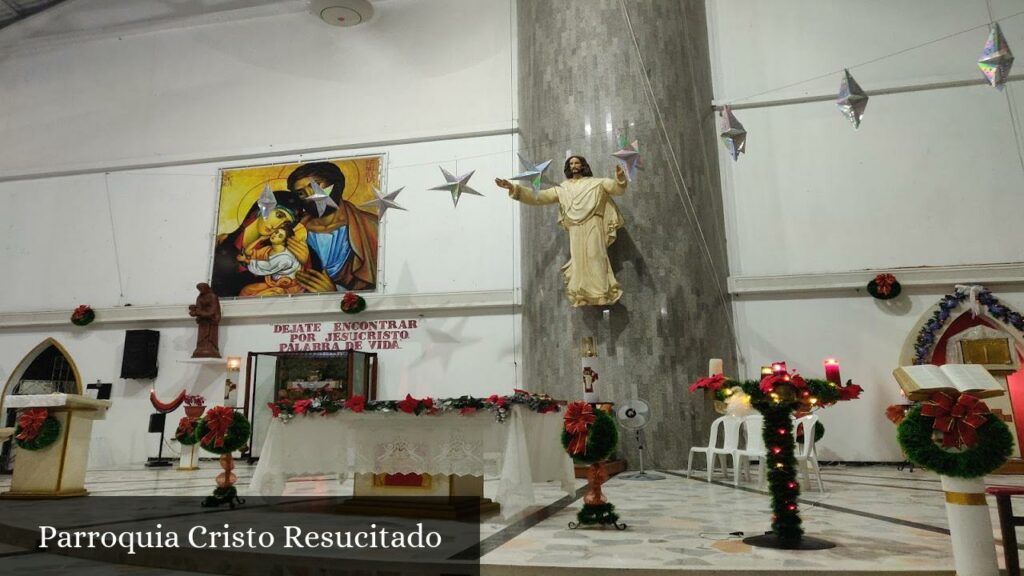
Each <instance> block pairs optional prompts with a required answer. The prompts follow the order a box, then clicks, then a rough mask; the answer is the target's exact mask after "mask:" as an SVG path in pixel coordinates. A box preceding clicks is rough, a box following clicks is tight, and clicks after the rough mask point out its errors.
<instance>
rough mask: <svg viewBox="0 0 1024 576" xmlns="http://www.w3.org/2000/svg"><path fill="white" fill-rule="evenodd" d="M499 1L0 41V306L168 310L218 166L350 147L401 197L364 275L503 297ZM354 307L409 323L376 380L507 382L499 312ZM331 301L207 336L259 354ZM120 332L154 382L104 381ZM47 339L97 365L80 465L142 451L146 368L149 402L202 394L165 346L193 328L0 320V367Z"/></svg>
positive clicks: (180, 290) (509, 140)
mask: <svg viewBox="0 0 1024 576" xmlns="http://www.w3.org/2000/svg"><path fill="white" fill-rule="evenodd" d="M74 4H77V5H78V6H79V7H80V9H82V10H86V11H88V10H93V9H99V8H100V6H99V5H98V4H96V3H92V2H82V3H69V5H68V6H67V7H66V8H65V9H63V10H64V11H63V12H62V14H63V17H65V18H71V16H72V14H70V13H69V12H68V11H69V10H71V9H72V8H71V7H72V5H74ZM107 7H108V8H109V6H107ZM511 10H512V6H511V0H489V1H487V2H478V1H475V0H442V1H440V2H431V3H430V6H429V7H427V6H425V3H422V2H416V1H412V0H394V1H389V2H387V3H383V4H379V5H378V12H377V17H376V18H375V20H374V21H373V22H371V23H370V24H367V25H364V26H361V27H359V28H355V29H352V30H345V31H341V30H338V29H336V28H332V27H329V26H326V25H324V24H323V23H321V22H319V21H318V20H316V19H315V18H313V17H312V16H309V15H308V14H305V13H286V14H282V15H274V16H264V17H259V18H248V19H239V20H233V21H227V22H222V23H217V24H210V25H203V26H190V27H186V28H171V29H161V30H155V31H149V32H146V31H143V32H139V33H133V34H128V35H124V36H122V37H117V36H113V37H104V36H103V35H102V34H100V35H98V36H97V37H96V38H94V39H86V40H80V41H73V42H67V41H62V42H54V43H53V44H52V45H46V44H43V45H40V46H38V47H37V48H34V49H33V50H31V51H20V52H14V53H12V54H9V55H8V56H7V57H5V58H2V59H0V102H4V106H3V107H2V109H0V138H2V139H3V141H5V142H8V143H17V145H14V146H5V150H4V154H3V155H0V197H2V198H3V199H4V201H5V202H6V204H7V206H8V209H7V210H4V211H0V234H2V237H3V242H2V243H0V258H3V260H4V261H5V262H6V263H7V267H8V270H9V271H10V277H11V278H19V279H22V281H18V282H10V283H9V284H8V285H7V287H6V288H5V289H4V290H3V293H4V298H2V299H0V316H2V315H3V314H4V313H17V312H25V311H44V310H67V311H68V313H69V314H70V311H71V310H72V309H73V308H74V307H75V306H77V305H78V304H82V303H88V304H90V305H92V306H93V307H96V308H102V307H117V306H124V305H127V304H131V305H132V306H156V305H167V306H174V305H180V306H181V308H182V310H185V309H186V307H187V305H188V304H190V303H192V302H193V301H194V299H195V294H196V293H195V288H194V286H195V283H196V282H197V281H200V280H203V279H207V278H208V275H209V267H210V258H211V253H212V247H213V241H212V234H213V228H214V221H215V211H216V202H217V194H218V180H217V174H218V170H219V169H222V168H227V167H235V166H244V165H248V164H263V163H268V162H277V161H281V162H291V161H309V160H313V159H317V158H330V157H339V156H351V155H358V154H370V153H383V154H386V162H387V170H386V172H385V175H386V178H387V187H388V188H389V189H392V190H393V189H395V188H398V187H402V186H404V187H405V191H404V192H403V193H402V195H401V196H399V198H398V202H399V203H400V204H401V205H402V206H403V207H405V208H406V209H407V210H408V211H406V212H403V211H399V210H391V211H389V212H388V213H387V216H386V218H385V220H384V222H383V223H382V228H381V248H380V250H381V264H380V266H381V270H380V276H379V288H378V293H382V294H402V295H405V294H409V295H411V296H412V297H414V296H415V295H416V294H423V293H449V294H451V295H452V299H453V300H454V301H456V302H457V301H458V299H459V294H460V293H464V292H478V291H494V290H503V291H509V292H510V293H513V294H518V286H519V277H518V257H517V252H518V251H517V246H518V227H519V226H518V209H517V207H516V205H515V203H513V202H511V201H510V200H508V198H507V197H506V196H505V194H504V193H503V191H500V190H499V189H497V188H496V187H495V186H494V185H493V179H494V178H495V177H497V176H508V175H509V174H510V173H511V171H513V170H514V169H515V164H514V162H515V158H514V155H513V150H514V149H515V141H514V138H513V136H511V135H510V134H505V135H489V134H490V133H491V132H493V131H495V130H496V129H504V130H505V131H508V130H511V129H512V128H513V127H514V124H513V113H514V110H513V102H514V86H515V81H514V76H513V75H512V73H513V64H514V62H512V54H513V53H514V50H513V42H514V38H512V36H511V35H512V32H513V30H514V26H513V25H512V24H513V22H514V19H513V14H512V12H511ZM84 16H88V14H86V15H84ZM87 19H88V18H86V20H87ZM451 30H457V31H458V34H454V33H453V34H449V33H446V32H444V31H451ZM3 40H4V35H3V33H0V42H2V41H3ZM452 135H462V136H461V137H457V138H452ZM313 150H315V152H312V151H313ZM275 151H281V152H278V153H277V154H276V155H275ZM284 151H289V152H288V153H285V152H284ZM303 151H305V152H303ZM252 156H259V159H258V160H252V159H251V157H252ZM164 164H167V165H166V166H163V165H164ZM438 166H443V167H445V168H446V169H448V170H449V171H452V172H458V173H462V172H467V171H469V170H476V173H475V175H474V176H473V179H472V180H471V182H470V184H471V185H473V186H474V187H476V188H477V190H479V191H480V192H482V193H484V194H485V197H482V198H481V197H476V196H468V195H467V196H463V198H462V199H461V201H460V202H459V206H458V208H457V209H456V208H454V207H453V206H452V201H451V198H450V195H449V194H448V193H447V192H443V191H428V190H427V188H429V187H431V186H436V185H438V184H440V183H442V182H443V178H442V177H441V173H440V170H438ZM108 171H109V173H107V172H108ZM75 172H81V173H75ZM60 174H69V175H61V176H56V175H60ZM307 297H308V298H316V296H307ZM411 299H412V300H415V299H414V298H411ZM281 305H282V306H287V305H288V304H287V300H282V301H281ZM365 314H366V315H367V316H366V318H372V319H396V320H397V319H404V318H416V319H418V320H419V321H420V323H421V324H420V326H421V328H420V329H419V330H417V331H415V332H413V334H412V335H411V337H410V339H409V340H408V341H407V342H404V343H403V344H402V348H401V349H399V350H388V351H383V352H381V359H380V366H381V368H380V385H379V397H381V398H400V397H404V395H405V394H406V393H412V394H414V395H432V396H434V397H448V396H458V395H462V394H473V395H484V396H486V395H489V394H492V393H495V392H499V393H502V392H511V390H512V388H513V387H516V386H518V385H520V383H519V381H518V374H517V364H518V362H519V353H518V350H519V343H518V337H519V330H518V326H519V316H518V314H517V313H514V312H513V311H512V309H511V308H509V309H507V310H503V309H489V310H486V311H481V310H476V309H472V308H467V309H457V308H456V309H453V310H450V311H447V312H445V313H439V312H423V311H417V310H415V309H412V310H410V311H409V312H408V313H401V314H383V313H379V312H378V313H374V312H373V311H372V310H370V311H368V312H367V313H365ZM341 316H342V315H341V314H340V313H339V314H337V315H331V316H330V317H328V318H325V317H323V316H304V317H295V318H280V317H277V318H274V319H272V320H269V319H258V318H255V319H245V318H237V319H226V320H225V322H223V323H222V327H221V352H222V354H224V355H225V356H227V355H235V356H242V357H243V358H244V357H245V355H246V353H247V352H249V351H265V350H276V349H277V345H278V343H280V342H281V341H282V340H281V337H280V335H275V334H273V331H272V328H271V326H272V325H273V324H275V323H282V322H286V321H295V322H299V321H327V322H330V321H335V320H347V319H349V318H347V317H346V318H342V317H341ZM0 324H2V322H0ZM134 328H151V329H156V330H160V332H161V345H160V371H159V376H158V378H157V379H156V380H155V381H153V382H152V383H150V382H142V381H133V380H128V381H124V380H120V379H118V378H117V376H118V374H119V369H120V363H121V354H122V351H123V341H124V330H126V329H134ZM46 337H54V338H56V339H57V340H58V341H60V342H61V343H62V344H63V345H65V347H66V348H67V349H68V350H69V352H70V354H71V355H72V357H73V359H74V361H75V362H76V363H77V365H78V367H79V369H80V372H81V374H82V377H83V380H84V381H85V382H86V383H88V382H95V381H96V380H102V381H105V382H114V391H113V401H114V407H113V408H112V409H111V411H110V413H109V416H108V418H107V420H106V421H104V422H100V423H98V424H97V425H96V427H95V436H96V440H95V441H94V442H93V459H92V463H93V465H94V466H124V465H127V464H129V463H135V462H140V461H142V460H143V459H144V458H145V457H146V456H147V455H154V454H155V452H156V440H155V437H154V436H153V435H149V434H146V433H145V429H146V424H147V421H148V414H149V413H150V412H151V411H152V409H151V407H150V405H149V400H148V393H149V388H150V384H152V385H153V386H155V388H156V390H157V391H158V393H159V395H160V397H161V398H162V399H165V400H166V399H167V398H170V397H172V396H173V395H175V394H176V393H177V392H178V391H179V390H180V389H182V388H187V389H189V390H191V391H192V392H193V393H200V394H204V395H205V396H207V398H210V399H219V398H220V397H221V394H222V386H223V378H224V376H225V374H224V372H223V369H222V368H221V367H219V366H208V365H195V364H187V363H181V362H179V361H180V360H183V359H186V358H188V356H189V355H190V353H191V350H192V349H193V347H194V345H195V341H194V338H195V328H194V324H193V323H191V322H190V321H189V320H187V319H183V320H180V321H168V322H157V323H152V322H150V323H125V324H96V325H93V326H91V327H89V328H85V329H81V328H72V327H71V326H70V325H69V326H68V328H66V329H57V330H54V329H51V328H43V327H35V328H32V327H30V328H0V383H2V382H6V380H7V378H8V377H9V376H10V374H11V372H12V371H13V370H14V368H15V366H16V365H17V363H18V362H19V361H20V360H21V358H22V357H23V356H24V355H25V354H26V353H27V352H28V351H30V350H31V349H32V348H33V347H34V346H36V345H37V344H38V343H39V342H40V341H42V340H43V339H44V338H46ZM241 376H242V379H243V381H244V379H245V376H246V374H245V373H244V369H243V373H242V375H241ZM176 416H180V414H175V415H173V416H172V420H174V421H173V422H172V421H170V420H169V422H168V431H169V432H170V431H172V430H173V427H174V424H176Z"/></svg>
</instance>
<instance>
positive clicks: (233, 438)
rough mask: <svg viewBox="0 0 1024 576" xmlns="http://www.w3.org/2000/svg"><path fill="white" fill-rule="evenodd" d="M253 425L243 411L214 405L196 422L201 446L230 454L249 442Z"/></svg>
mask: <svg viewBox="0 0 1024 576" xmlns="http://www.w3.org/2000/svg"><path fill="white" fill-rule="evenodd" d="M251 432H252V426H251V425H250V424H249V420H248V419H247V418H246V417H245V415H244V414H242V413H241V412H236V411H235V410H233V409H231V408H228V407H226V406H214V407H213V408H210V409H209V410H208V411H207V412H206V415H205V416H203V417H202V418H200V419H199V421H198V422H197V423H196V431H195V437H196V438H198V439H199V446H200V447H201V448H202V449H203V450H206V451H207V452H213V453H214V454H230V453H232V452H234V451H235V450H238V449H240V448H242V447H244V446H245V445H246V444H247V443H248V442H249V434H250V433H251Z"/></svg>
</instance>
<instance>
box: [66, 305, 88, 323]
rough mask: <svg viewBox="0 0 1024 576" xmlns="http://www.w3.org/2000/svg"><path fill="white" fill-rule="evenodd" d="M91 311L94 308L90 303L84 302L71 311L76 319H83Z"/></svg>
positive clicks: (72, 316)
mask: <svg viewBox="0 0 1024 576" xmlns="http://www.w3.org/2000/svg"><path fill="white" fill-rule="evenodd" d="M89 312H92V308H90V307H89V305H88V304H82V305H81V306H79V307H78V308H75V311H74V312H72V313H71V318H72V319H74V320H81V319H82V318H85V316H86V314H88V313H89Z"/></svg>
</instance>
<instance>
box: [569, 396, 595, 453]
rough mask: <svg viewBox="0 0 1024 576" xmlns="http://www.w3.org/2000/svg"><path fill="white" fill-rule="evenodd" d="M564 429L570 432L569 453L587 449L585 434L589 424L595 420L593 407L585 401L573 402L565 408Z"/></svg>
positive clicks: (582, 451)
mask: <svg viewBox="0 0 1024 576" xmlns="http://www.w3.org/2000/svg"><path fill="white" fill-rule="evenodd" d="M564 420H565V431H566V432H568V433H569V434H572V441H571V442H570V443H569V454H583V453H584V452H586V451H587V436H588V435H589V431H590V425H591V424H593V423H594V422H595V421H596V420H597V416H596V415H595V414H594V408H593V407H592V406H591V405H590V404H587V403H586V402H573V403H571V404H569V406H568V407H567V408H566V410H565V416H564Z"/></svg>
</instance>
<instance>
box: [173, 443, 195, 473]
mask: <svg viewBox="0 0 1024 576" xmlns="http://www.w3.org/2000/svg"><path fill="white" fill-rule="evenodd" d="M178 470H183V471H190V470H199V444H198V443H196V444H192V445H190V446H185V445H183V444H182V445H181V457H180V458H179V459H178Z"/></svg>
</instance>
